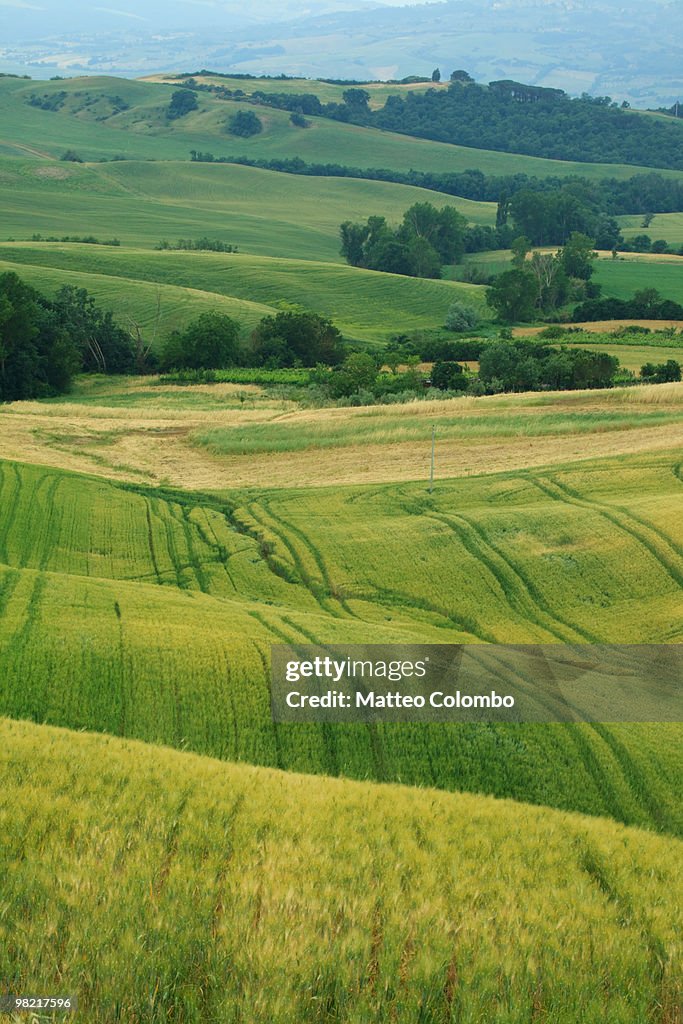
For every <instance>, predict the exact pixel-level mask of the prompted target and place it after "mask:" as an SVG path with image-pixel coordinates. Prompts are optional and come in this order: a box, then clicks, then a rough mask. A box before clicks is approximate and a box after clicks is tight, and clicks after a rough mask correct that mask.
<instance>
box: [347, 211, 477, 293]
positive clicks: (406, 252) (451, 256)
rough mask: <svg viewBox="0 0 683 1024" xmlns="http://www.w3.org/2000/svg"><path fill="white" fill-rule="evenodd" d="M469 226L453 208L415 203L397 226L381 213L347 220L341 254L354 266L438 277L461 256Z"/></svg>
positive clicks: (411, 275) (391, 272) (412, 275)
mask: <svg viewBox="0 0 683 1024" xmlns="http://www.w3.org/2000/svg"><path fill="white" fill-rule="evenodd" d="M466 226H467V222H466V220H465V218H464V217H463V216H462V215H461V214H459V213H458V212H457V211H456V210H454V209H453V208H452V207H449V206H446V207H444V208H443V209H441V210H437V209H436V208H435V207H434V206H432V204H431V203H415V204H414V205H413V206H411V207H410V209H409V210H406V212H405V214H404V215H403V222H402V223H401V225H400V226H399V227H398V228H392V227H390V226H389V225H388V224H387V222H386V219H385V218H384V217H378V216H374V217H369V218H368V220H367V222H366V223H365V224H357V223H356V224H354V223H352V222H351V221H345V222H344V223H343V224H342V225H341V226H340V229H339V232H340V237H341V254H342V256H344V257H345V258H346V261H347V263H350V264H351V265H352V266H354V267H365V268H366V269H367V270H381V271H384V272H385V273H388V274H405V275H407V276H409V277H427V278H439V277H441V267H442V265H443V264H445V263H456V262H458V261H459V260H460V259H462V256H463V253H464V251H465V231H466Z"/></svg>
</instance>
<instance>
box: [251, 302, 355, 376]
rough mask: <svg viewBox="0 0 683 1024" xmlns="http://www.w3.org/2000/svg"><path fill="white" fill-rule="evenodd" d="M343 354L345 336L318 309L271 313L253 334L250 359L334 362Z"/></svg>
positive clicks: (258, 362) (274, 363)
mask: <svg viewBox="0 0 683 1024" xmlns="http://www.w3.org/2000/svg"><path fill="white" fill-rule="evenodd" d="M342 357H343V347H342V336H341V334H340V333H339V331H338V330H337V328H336V327H335V326H334V324H333V323H332V322H331V321H330V320H327V319H326V318H325V317H322V316H318V314H317V313H292V312H288V313H278V314H277V315H276V316H267V317H264V319H263V320H262V321H261V322H260V324H259V325H258V326H257V327H256V328H255V330H254V331H253V333H252V335H251V339H250V347H249V352H248V354H247V359H248V361H249V362H250V363H251V364H252V365H255V366H267V367H272V368H277V367H287V366H316V365H317V364H318V363H323V364H325V365H327V366H334V365H336V364H337V363H339V362H340V361H341V359H342Z"/></svg>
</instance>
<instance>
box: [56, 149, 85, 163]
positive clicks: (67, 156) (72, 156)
mask: <svg viewBox="0 0 683 1024" xmlns="http://www.w3.org/2000/svg"><path fill="white" fill-rule="evenodd" d="M59 159H60V160H65V161H67V163H72V164H82V163H83V157H81V156H79V155H78V153H77V152H76V151H75V150H73V149H67V150H66V151H65V152H64V153H62V155H61V156H60V158H59Z"/></svg>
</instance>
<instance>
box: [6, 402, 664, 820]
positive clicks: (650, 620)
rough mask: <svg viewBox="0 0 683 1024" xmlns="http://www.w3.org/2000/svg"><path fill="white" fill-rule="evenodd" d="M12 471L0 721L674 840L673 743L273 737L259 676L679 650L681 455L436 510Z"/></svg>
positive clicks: (406, 499) (649, 735) (450, 488)
mask: <svg viewBox="0 0 683 1024" xmlns="http://www.w3.org/2000/svg"><path fill="white" fill-rule="evenodd" d="M67 415H71V416H73V413H70V414H69V413H67ZM53 422H54V430H55V431H57V430H58V429H59V419H56V420H54V421H53ZM148 426H150V427H151V428H152V430H154V427H153V425H152V424H148ZM121 427H122V428H123V429H124V430H125V429H126V423H125V421H123V422H121ZM83 429H84V430H86V429H87V428H85V427H84V428H83ZM89 429H90V430H91V432H92V429H93V428H92V426H91V427H90V428H89ZM558 429H560V425H559V424H558ZM138 432H140V431H138ZM50 442H51V438H50V436H49V435H47V433H45V432H44V436H43V443H44V444H48V445H49V444H50ZM52 443H54V444H56V451H58V450H59V437H58V435H53V437H52ZM100 443H102V444H104V446H105V449H106V444H107V438H106V437H100ZM387 443H393V438H391V437H389V439H388V441H387ZM141 444H144V441H143V440H141ZM243 457H244V458H250V454H249V451H248V450H247V451H245V453H244V456H243ZM1 468H2V474H1V482H0V488H1V491H0V509H2V510H3V515H2V518H1V519H0V565H1V566H2V569H1V570H0V594H1V600H2V618H1V620H0V623H1V624H0V669H1V671H0V679H2V685H1V687H0V712H1V713H4V714H7V715H11V716H12V717H18V718H30V719H32V720H34V721H37V722H47V723H51V724H57V725H65V726H69V727H71V728H74V729H83V728H85V729H97V730H102V731H106V732H110V733H114V734H119V735H123V736H129V737H135V738H139V739H144V740H147V741H148V742H152V743H165V744H170V745H175V746H179V747H181V748H183V749H185V748H189V749H192V750H195V751H199V752H202V753H208V754H211V755H213V756H218V757H221V758H225V759H229V760H239V761H244V760H245V761H250V762H252V763H255V764H262V765H270V766H273V767H280V768H287V769H290V770H296V771H307V772H315V773H324V774H333V775H336V774H342V775H347V776H351V777H356V778H367V777H370V778H376V779H379V780H383V781H391V780H395V781H399V780H400V781H401V782H403V783H409V784H413V785H435V786H438V787H440V788H446V789H465V790H472V791H475V792H488V793H492V794H495V795H498V796H512V797H515V798H517V799H521V800H527V801H531V802H535V803H543V804H546V805H551V806H557V807H561V808H567V809H574V810H580V811H583V812H586V813H590V814H602V815H609V816H611V817H613V818H617V819H619V820H621V821H624V822H626V823H630V824H637V825H641V826H649V827H655V828H658V829H660V830H663V831H670V832H674V833H678V832H679V831H680V830H681V827H682V826H683V822H681V821H680V819H679V810H680V809H679V808H677V802H676V797H675V794H676V792H677V784H676V781H675V780H676V777H677V773H678V770H679V768H678V766H677V757H676V755H675V746H676V737H677V727H676V726H664V725H658V726H646V725H643V726H635V725H623V726H618V727H617V726H615V727H614V728H611V727H610V728H609V729H607V728H603V727H601V726H600V727H595V728H593V727H590V726H574V725H569V726H560V725H556V726H537V725H536V726H534V725H527V726H491V725H484V726H429V727H424V726H418V727H415V726H407V725H379V726H376V727H372V728H369V729H368V728H366V727H359V726H345V727H334V728H331V727H329V726H314V725H310V726H306V727H301V726H281V725H280V726H274V725H273V723H272V721H271V720H270V714H269V703H268V701H269V698H268V687H267V684H266V677H265V668H264V667H265V666H266V665H267V664H268V649H269V645H270V644H271V643H274V642H278V641H281V640H287V641H290V640H291V641H295V642H296V641H300V642H307V641H317V642H323V643H328V642H330V643H332V642H356V643H361V642H363V643H367V642H377V643H379V642H422V643H425V642H432V643H444V642H451V643H452V642H481V641H484V642H493V643H496V642H497V643H501V642H513V643H525V642H532V643H558V642H559V643H595V642H608V641H609V642H612V643H616V642H620V641H621V642H629V643H639V642H640V643H642V642H667V643H670V642H676V641H678V642H680V640H681V631H680V626H681V623H680V616H679V614H678V610H679V609H680V587H681V580H682V579H683V546H682V545H681V540H682V539H683V536H682V535H681V531H680V522H681V520H680V519H679V520H678V521H677V520H676V518H675V511H674V510H675V508H676V505H677V503H678V501H679V500H680V499H679V496H678V490H679V488H680V480H679V479H678V478H677V477H676V475H675V474H674V473H673V472H672V468H674V462H673V461H672V459H671V457H670V456H668V455H660V456H658V457H656V456H640V457H631V458H623V459H621V460H619V461H617V462H614V461H607V462H602V463H601V462H595V463H591V464H588V465H579V466H576V467H575V468H573V469H567V470H564V471H559V470H556V471H548V472H547V473H543V472H538V471H533V472H527V473H519V474H503V475H494V476H492V477H489V478H487V477H482V478H479V479H477V478H473V479H469V480H468V479H464V480H459V481H458V480H449V481H443V483H441V484H440V485H439V488H438V492H437V493H435V495H434V496H433V498H432V499H427V496H426V495H425V491H424V486H423V485H420V484H417V485H415V484H413V485H409V484H404V485H400V486H391V485H387V486H384V487H381V488H379V489H378V488H377V487H374V488H357V487H356V488H343V489H339V488H337V489H312V490H308V491H291V490H286V489H285V490H278V491H270V492H268V491H260V492H246V493H238V492H232V493H231V494H230V496H229V499H227V500H226V499H220V498H218V497H216V498H210V497H204V498H202V497H201V496H193V495H191V494H186V493H182V492H174V493H170V494H168V495H164V492H163V491H161V492H160V491H154V490H150V489H148V488H145V487H135V486H132V487H131V486H130V485H129V486H126V487H122V486H116V485H113V484H111V483H109V482H107V481H106V480H99V481H98V480H94V479H91V480H89V479H88V478H86V477H82V476H78V475H72V474H67V473H64V472H60V471H56V470H51V469H44V468H43V469H39V468H30V467H27V466H21V465H19V464H12V463H3V464H2V467H1ZM615 468H616V469H618V485H617V486H616V487H615V485H614V479H615ZM29 510H30V512H31V516H30V518H29ZM28 522H32V523H34V524H35V528H33V529H28V530H27V528H26V527H27V523H28ZM413 552H419V555H418V566H419V569H418V571H414V570H413V571H411V570H410V569H409V568H408V562H409V563H411V564H413V563H414V555H413V554H412V553H413ZM406 558H407V559H408V562H407V561H406ZM162 622H163V624H164V625H163V629H160V628H159V623H162ZM560 765H564V768H560V767H559V766H560ZM598 765H599V767H598ZM626 766H628V768H627V769H626Z"/></svg>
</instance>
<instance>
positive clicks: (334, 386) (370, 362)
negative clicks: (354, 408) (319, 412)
mask: <svg viewBox="0 0 683 1024" xmlns="http://www.w3.org/2000/svg"><path fill="white" fill-rule="evenodd" d="M311 385H312V386H313V387H314V388H316V389H317V390H318V391H320V392H321V393H322V394H323V395H324V396H325V397H326V398H330V399H333V400H339V399H343V400H346V401H347V402H348V403H349V404H351V405H369V404H371V403H373V402H380V401H382V400H386V399H390V397H392V396H401V395H403V396H405V395H414V394H419V393H422V392H423V391H424V388H425V375H424V374H423V373H421V372H420V371H419V370H418V369H417V368H416V366H415V365H412V366H411V365H409V366H408V367H407V368H406V369H405V370H403V372H400V373H399V372H398V369H397V367H394V369H393V370H392V371H391V372H386V371H383V370H382V369H381V361H380V360H378V359H375V358H374V357H373V356H371V355H369V354H368V353H367V352H352V353H351V354H350V355H348V356H347V357H346V359H344V361H343V363H341V364H340V365H339V366H337V367H335V368H334V369H331V370H330V369H327V368H324V367H318V368H317V369H316V370H315V371H314V373H313V374H312V375H311Z"/></svg>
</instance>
